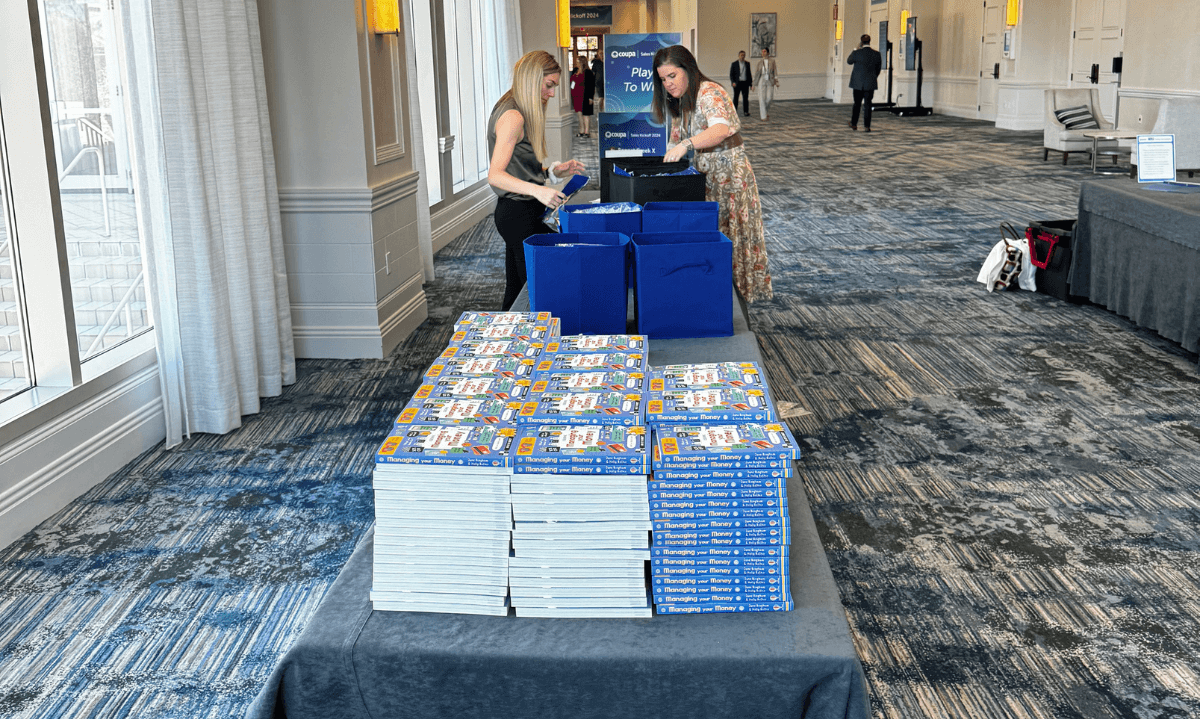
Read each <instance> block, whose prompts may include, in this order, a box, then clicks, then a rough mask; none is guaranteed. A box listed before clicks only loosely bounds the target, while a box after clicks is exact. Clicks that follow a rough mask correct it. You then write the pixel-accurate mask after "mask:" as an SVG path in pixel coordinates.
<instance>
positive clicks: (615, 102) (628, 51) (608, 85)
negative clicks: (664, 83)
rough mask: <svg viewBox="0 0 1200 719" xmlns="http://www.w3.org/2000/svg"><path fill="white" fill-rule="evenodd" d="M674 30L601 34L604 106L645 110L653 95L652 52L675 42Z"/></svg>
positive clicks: (676, 41) (609, 108)
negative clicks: (637, 33) (651, 32)
mask: <svg viewBox="0 0 1200 719" xmlns="http://www.w3.org/2000/svg"><path fill="white" fill-rule="evenodd" d="M679 39H680V35H679V33H677V32H666V33H654V34H649V35H645V34H643V35H606V36H605V37H604V109H605V110H608V111H609V112H616V113H625V112H646V111H648V110H649V109H650V102H651V99H652V98H653V97H654V83H653V80H652V79H651V78H652V73H653V72H654V69H653V67H654V53H656V52H658V51H659V50H660V49H661V48H664V47H670V46H671V45H678V44H679Z"/></svg>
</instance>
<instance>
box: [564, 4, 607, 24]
mask: <svg viewBox="0 0 1200 719" xmlns="http://www.w3.org/2000/svg"><path fill="white" fill-rule="evenodd" d="M609 25H612V5H576V6H575V7H572V8H571V27H608V26H609Z"/></svg>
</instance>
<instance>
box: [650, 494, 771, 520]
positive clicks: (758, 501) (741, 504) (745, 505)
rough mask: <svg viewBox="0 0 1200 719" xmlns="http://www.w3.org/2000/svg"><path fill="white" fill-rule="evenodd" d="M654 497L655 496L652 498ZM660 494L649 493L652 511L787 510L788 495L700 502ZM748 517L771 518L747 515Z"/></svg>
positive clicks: (702, 500) (701, 500)
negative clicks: (669, 497)
mask: <svg viewBox="0 0 1200 719" xmlns="http://www.w3.org/2000/svg"><path fill="white" fill-rule="evenodd" d="M650 495H654V496H650ZM657 495H658V492H648V493H647V496H648V497H650V509H651V510H652V511H653V510H663V511H671V510H687V509H691V510H696V511H697V512H706V511H709V510H713V509H736V510H740V511H743V512H747V511H750V510H759V509H786V508H787V506H788V504H787V495H781V496H779V497H756V498H751V499H699V500H679V499H659V498H658V496H657ZM745 516H747V517H755V516H769V515H755V514H747V515H745Z"/></svg>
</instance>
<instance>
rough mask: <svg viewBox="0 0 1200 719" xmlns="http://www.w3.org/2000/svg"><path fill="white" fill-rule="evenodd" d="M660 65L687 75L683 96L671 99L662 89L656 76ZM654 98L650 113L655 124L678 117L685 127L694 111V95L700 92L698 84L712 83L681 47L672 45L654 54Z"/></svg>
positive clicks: (660, 81)
mask: <svg viewBox="0 0 1200 719" xmlns="http://www.w3.org/2000/svg"><path fill="white" fill-rule="evenodd" d="M661 65H674V66H675V67H677V68H679V69H680V70H683V72H684V74H686V75H687V80H688V86H687V90H685V91H684V93H683V95H682V96H681V97H678V98H674V97H671V96H670V95H669V94H668V93H667V91H666V90H664V89H663V82H662V78H661V77H659V76H658V68H659V66H661ZM653 80H654V98H653V100H651V103H652V104H651V108H650V109H651V111H652V112H653V113H654V121H655V122H664V121H665V120H666V119H667V116H668V115H670V116H671V117H678V118H681V119H682V124H683V125H684V126H686V125H687V123H688V121H689V120H690V119H691V116H692V112H694V111H695V109H696V95H697V94H698V93H699V92H700V83H702V82H706V81H707V82H712V80H710V79H709V78H708V77H707V76H705V74H704V73H702V72H700V66H699V65H697V64H696V58H695V57H694V56H693V55H692V53H691V51H689V50H688V49H687V48H686V47H684V46H683V45H672V46H671V47H664V48H663V49H661V50H659V51H658V52H656V53H654V73H653Z"/></svg>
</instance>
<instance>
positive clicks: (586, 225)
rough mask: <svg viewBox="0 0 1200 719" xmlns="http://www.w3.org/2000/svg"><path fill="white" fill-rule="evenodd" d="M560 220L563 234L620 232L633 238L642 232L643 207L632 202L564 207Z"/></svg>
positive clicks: (560, 211)
mask: <svg viewBox="0 0 1200 719" xmlns="http://www.w3.org/2000/svg"><path fill="white" fill-rule="evenodd" d="M613 210H618V211H616V212H614V211H613ZM558 220H559V223H560V224H561V225H562V231H563V232H620V233H621V234H622V235H625V236H626V237H633V236H634V234H636V233H638V232H641V231H642V207H641V205H638V204H635V203H632V202H602V203H596V204H586V205H563V207H562V209H560V210H559V212H558Z"/></svg>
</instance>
